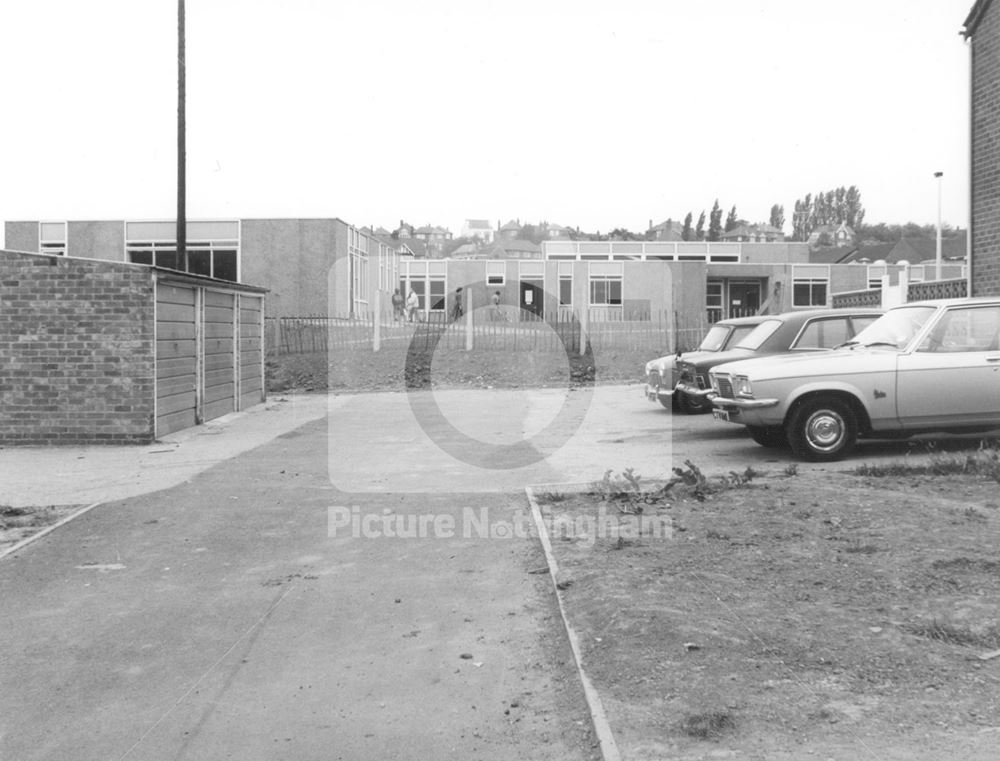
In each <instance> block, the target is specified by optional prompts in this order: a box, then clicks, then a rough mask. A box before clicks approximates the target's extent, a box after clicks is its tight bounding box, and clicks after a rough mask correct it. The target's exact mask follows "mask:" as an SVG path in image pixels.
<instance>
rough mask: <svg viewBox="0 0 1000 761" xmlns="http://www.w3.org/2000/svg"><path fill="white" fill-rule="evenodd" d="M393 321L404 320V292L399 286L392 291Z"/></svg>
mask: <svg viewBox="0 0 1000 761" xmlns="http://www.w3.org/2000/svg"><path fill="white" fill-rule="evenodd" d="M392 321H393V322H402V321H403V294H401V293H400V292H399V289H398V288H397V289H396V290H395V291H393V292H392Z"/></svg>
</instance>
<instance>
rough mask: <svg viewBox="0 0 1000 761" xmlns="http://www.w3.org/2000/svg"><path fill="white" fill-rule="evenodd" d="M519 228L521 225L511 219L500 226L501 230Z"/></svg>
mask: <svg viewBox="0 0 1000 761" xmlns="http://www.w3.org/2000/svg"><path fill="white" fill-rule="evenodd" d="M520 229H521V225H519V224H518V223H517V222H515V221H514V220H513V219H512V220H511V221H510V222H508V223H507V224H505V225H504V226H503V227H501V228H500V231H501V232H503V231H504V230H520Z"/></svg>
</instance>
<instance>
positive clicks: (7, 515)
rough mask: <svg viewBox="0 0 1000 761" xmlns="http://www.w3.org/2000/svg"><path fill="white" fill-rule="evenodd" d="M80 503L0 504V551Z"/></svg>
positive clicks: (66, 513)
mask: <svg viewBox="0 0 1000 761" xmlns="http://www.w3.org/2000/svg"><path fill="white" fill-rule="evenodd" d="M80 507H82V505H46V506H44V507H10V506H9V505H0V552H3V551H4V550H6V549H7V548H9V547H13V546H14V545H15V544H17V543H18V542H20V541H23V540H25V539H27V538H28V537H30V536H32V535H34V534H37V533H38V532H39V531H41V530H43V529H45V528H47V527H48V526H51V525H52V524H54V523H58V522H59V521H61V520H62V519H63V518H65V517H66V516H67V515H70V514H71V513H72V512H73V511H75V510H78V509H80Z"/></svg>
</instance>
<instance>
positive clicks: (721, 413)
mask: <svg viewBox="0 0 1000 761" xmlns="http://www.w3.org/2000/svg"><path fill="white" fill-rule="evenodd" d="M712 417H714V418H715V419H716V420H725V421H726V422H727V423H728V422H729V410H720V409H714V410H712Z"/></svg>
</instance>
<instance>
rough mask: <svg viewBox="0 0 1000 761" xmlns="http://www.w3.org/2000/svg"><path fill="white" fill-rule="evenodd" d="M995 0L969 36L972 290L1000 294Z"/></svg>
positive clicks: (999, 17) (998, 13) (999, 66)
mask: <svg viewBox="0 0 1000 761" xmlns="http://www.w3.org/2000/svg"><path fill="white" fill-rule="evenodd" d="M998 81H1000V3H996V2H994V3H990V5H989V7H988V8H987V9H986V12H985V14H984V16H983V17H982V19H981V20H980V22H979V25H978V26H977V27H976V30H975V34H974V35H973V37H972V277H973V282H972V291H973V293H972V295H974V296H993V295H996V294H1000V88H998V87H997V82H998Z"/></svg>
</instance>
